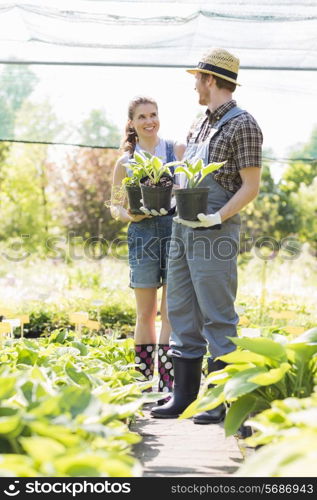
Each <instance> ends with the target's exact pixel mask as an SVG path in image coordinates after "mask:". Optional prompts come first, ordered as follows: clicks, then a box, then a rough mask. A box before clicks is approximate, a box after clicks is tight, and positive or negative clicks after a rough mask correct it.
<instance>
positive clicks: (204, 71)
mask: <svg viewBox="0 0 317 500" xmlns="http://www.w3.org/2000/svg"><path fill="white" fill-rule="evenodd" d="M186 71H187V73H190V74H191V75H195V74H196V73H205V74H206V75H215V76H218V77H219V78H222V79H223V80H227V82H231V83H235V84H236V85H239V87H241V83H238V82H237V81H236V80H234V79H233V78H230V77H229V76H224V75H220V74H219V73H215V72H214V71H209V70H208V69H201V68H190V69H186Z"/></svg>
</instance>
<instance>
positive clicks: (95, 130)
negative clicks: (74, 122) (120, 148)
mask: <svg viewBox="0 0 317 500" xmlns="http://www.w3.org/2000/svg"><path fill="white" fill-rule="evenodd" d="M78 134H79V137H80V141H81V144H83V145H86V146H100V147H105V146H107V147H116V146H117V145H118V144H119V141H120V134H119V131H118V129H117V127H116V125H114V124H113V123H111V122H110V121H109V120H108V118H107V114H106V111H105V110H104V109H92V110H91V112H90V114H89V115H88V116H87V118H85V119H84V120H83V121H82V123H81V124H80V126H79V127H78Z"/></svg>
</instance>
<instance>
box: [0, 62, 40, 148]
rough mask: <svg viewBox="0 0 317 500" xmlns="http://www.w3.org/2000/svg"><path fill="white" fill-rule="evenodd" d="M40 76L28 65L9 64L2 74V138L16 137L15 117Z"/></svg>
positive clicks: (0, 75) (0, 96)
mask: <svg viewBox="0 0 317 500" xmlns="http://www.w3.org/2000/svg"><path fill="white" fill-rule="evenodd" d="M37 82H38V78H37V76H36V75H35V73H33V71H31V70H30V69H29V68H28V66H24V65H23V66H21V65H19V64H7V65H6V66H5V67H4V70H3V71H2V73H1V74H0V139H13V138H14V124H15V117H16V114H17V112H18V111H19V109H20V108H21V106H22V105H23V103H24V101H25V100H26V99H27V98H28V97H29V96H30V95H31V93H32V92H33V90H34V88H35V86H36V84H37Z"/></svg>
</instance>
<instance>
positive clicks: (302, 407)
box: [238, 392, 317, 477]
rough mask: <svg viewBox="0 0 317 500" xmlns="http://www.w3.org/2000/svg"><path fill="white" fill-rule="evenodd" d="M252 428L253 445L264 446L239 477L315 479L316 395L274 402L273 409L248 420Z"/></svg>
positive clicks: (243, 468) (247, 463) (251, 440)
mask: <svg viewBox="0 0 317 500" xmlns="http://www.w3.org/2000/svg"><path fill="white" fill-rule="evenodd" d="M247 423H248V424H250V425H251V426H252V428H253V431H254V433H253V435H252V437H250V438H248V439H247V440H246V442H247V444H249V445H250V446H263V445H265V446H264V447H261V448H260V449H259V450H258V451H256V453H255V454H254V455H252V456H250V457H249V458H248V459H247V461H246V463H245V464H244V465H243V466H242V467H241V468H240V469H239V471H238V475H239V476H240V475H241V476H243V477H250V476H266V477H270V476H274V477H293V476H294V477H302V476H310V477H313V476H315V473H316V470H315V464H316V458H317V455H316V450H317V393H316V392H315V393H314V394H312V396H311V397H309V398H303V399H298V398H287V399H285V400H283V401H274V402H273V403H272V405H271V408H269V409H267V410H264V411H263V412H262V413H260V414H259V415H257V416H256V417H254V418H253V419H251V420H249V421H247Z"/></svg>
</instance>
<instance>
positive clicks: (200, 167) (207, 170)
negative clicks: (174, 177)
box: [175, 159, 226, 189]
mask: <svg viewBox="0 0 317 500" xmlns="http://www.w3.org/2000/svg"><path fill="white" fill-rule="evenodd" d="M178 163H181V162H178ZM225 163H226V162H225V161H223V162H221V163H209V164H208V165H206V166H205V165H204V162H203V160H202V159H199V160H197V161H195V162H194V163H191V162H190V161H188V160H185V161H184V164H182V165H181V166H179V167H177V168H176V170H175V173H176V174H177V173H183V174H185V175H186V177H187V181H188V183H187V187H188V188H189V189H191V188H195V187H198V185H199V184H200V183H201V181H202V180H203V179H204V178H205V177H206V175H208V174H211V173H212V172H215V170H218V169H219V168H220V167H222V166H223V165H224V164H225Z"/></svg>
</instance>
